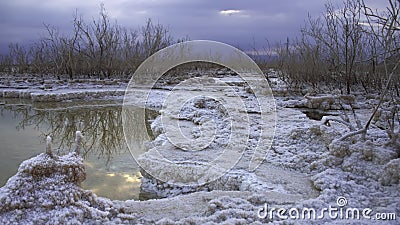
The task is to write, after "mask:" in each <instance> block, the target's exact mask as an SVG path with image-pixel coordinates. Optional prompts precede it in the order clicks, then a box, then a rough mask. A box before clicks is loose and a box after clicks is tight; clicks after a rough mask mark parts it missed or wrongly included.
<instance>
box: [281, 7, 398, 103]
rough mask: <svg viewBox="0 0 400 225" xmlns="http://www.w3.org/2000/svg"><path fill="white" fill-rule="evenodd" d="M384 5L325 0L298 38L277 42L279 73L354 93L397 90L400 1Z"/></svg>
mask: <svg viewBox="0 0 400 225" xmlns="http://www.w3.org/2000/svg"><path fill="white" fill-rule="evenodd" d="M387 3H388V4H387V7H386V8H385V9H383V11H376V10H373V9H371V8H369V7H368V6H367V5H366V4H365V2H364V0H345V1H344V2H343V5H342V6H334V5H333V4H332V3H327V4H326V5H325V12H324V13H323V14H322V15H321V16H320V17H317V18H312V17H310V16H309V17H308V20H307V21H306V25H305V26H304V27H303V28H301V33H302V35H301V36H300V37H298V38H297V39H295V40H293V41H290V40H289V39H287V41H286V42H283V43H281V44H279V46H278V47H274V49H273V50H274V51H276V53H277V55H278V57H277V61H276V66H277V67H278V68H279V70H278V71H280V76H281V78H282V79H283V80H284V81H286V82H287V83H288V84H289V85H290V86H292V87H301V86H303V85H304V84H306V85H311V86H313V87H314V88H315V89H318V88H321V87H324V88H326V87H330V88H332V90H334V89H340V90H341V91H342V92H344V93H347V94H350V93H351V92H352V91H353V90H352V88H353V89H357V90H358V89H359V87H362V88H363V89H364V91H366V92H367V93H368V92H375V91H382V90H387V89H388V90H389V91H394V92H395V93H396V94H397V96H400V94H399V88H400V87H399V86H400V78H399V76H400V68H399V63H400V17H399V13H400V1H399V0H388V1H387Z"/></svg>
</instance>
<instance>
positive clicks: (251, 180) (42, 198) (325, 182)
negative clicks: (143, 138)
mask: <svg viewBox="0 0 400 225" xmlns="http://www.w3.org/2000/svg"><path fill="white" fill-rule="evenodd" d="M274 82H275V83H276V84H278V85H279V81H276V80H275V81H273V82H272V83H274ZM279 86H280V87H281V85H279ZM68 90H69V89H68ZM274 90H276V92H275V93H279V94H277V95H276V96H275V99H276V102H277V111H276V112H277V124H276V125H277V126H276V133H275V139H274V143H273V146H272V149H271V151H269V153H268V156H267V157H266V160H265V162H264V163H263V164H262V165H261V166H260V167H259V168H258V169H257V170H256V171H255V172H248V171H246V170H243V168H240V166H239V167H238V168H235V169H233V170H232V171H231V172H229V173H228V174H227V175H225V176H224V177H222V178H221V179H220V180H219V181H217V182H215V183H213V184H212V185H209V186H206V187H193V188H186V189H184V188H180V187H174V186H171V185H168V184H165V183H162V182H158V181H156V180H152V179H151V178H149V177H146V176H145V178H144V180H143V188H144V189H146V190H148V191H153V192H155V193H156V194H158V195H160V196H164V197H168V196H175V197H168V198H164V199H158V200H149V201H142V202H140V201H124V202H122V201H112V200H108V199H104V198H100V197H96V196H95V195H94V194H93V193H91V192H90V191H86V190H83V189H81V188H80V187H79V186H78V184H79V182H80V181H81V180H82V179H83V178H84V170H83V166H82V159H81V158H80V157H79V156H77V155H75V153H71V154H69V155H67V156H62V157H59V158H57V159H51V158H49V157H48V156H47V155H45V154H41V155H39V156H37V157H36V158H33V159H30V160H27V161H25V162H24V163H23V164H21V166H20V169H19V171H18V173H17V174H16V175H15V176H14V177H12V178H10V180H9V181H8V183H7V184H6V185H5V186H4V187H2V188H1V189H0V222H1V223H5V224H7V223H11V222H12V221H18V222H19V223H34V221H36V222H37V223H41V224H42V223H48V224H56V223H71V224H79V223H92V224H96V223H109V224H118V223H131V224H132V223H136V224H138V223H142V224H151V223H157V224H190V223H192V224H207V223H208V224H215V223H223V224H235V223H236V224H248V223H254V224H261V223H267V222H270V223H274V224H311V223H312V224H322V223H327V224H332V223H334V224H349V223H351V224H379V223H380V224H399V223H400V220H399V218H398V217H399V215H400V191H399V188H400V184H399V183H400V175H399V174H400V159H399V143H389V138H388V136H387V134H386V132H385V131H384V130H382V129H381V128H379V127H381V126H378V124H379V118H378V119H377V121H376V124H377V125H373V126H372V127H371V129H370V130H369V131H368V134H367V136H366V140H362V139H360V137H359V136H354V137H352V138H349V139H347V140H344V141H337V139H338V138H339V137H341V136H342V135H343V134H346V133H348V132H349V130H348V128H347V127H345V126H343V125H341V124H339V123H336V122H330V124H329V125H330V126H327V125H326V123H323V122H322V121H315V120H311V119H309V118H307V117H306V115H305V114H304V113H302V112H301V111H300V110H299V109H296V108H292V107H306V106H310V105H309V104H308V101H307V99H306V98H304V97H302V96H299V95H291V94H290V93H288V92H286V91H285V90H284V89H282V88H280V89H279V90H278V89H277V88H276V87H275V88H274ZM238 91H239V92H240V94H242V95H246V93H247V92H246V90H245V87H243V88H242V89H238ZM166 92H167V91H166V90H157V91H155V92H154V93H153V95H152V96H153V98H152V100H151V102H149V103H148V105H149V106H152V107H154V108H158V109H159V108H160V104H161V102H162V99H163V97H165V93H166ZM377 99H378V97H377V96H366V97H365V96H362V95H357V96H356V99H355V106H356V108H357V110H356V113H357V115H358V117H359V118H360V120H361V121H364V120H365V118H367V117H368V115H369V114H370V112H371V109H372V107H373V105H374V104H376V101H377ZM250 102H251V101H250ZM207 107H210V108H213V106H212V104H211V105H207V104H206V106H205V107H204V109H205V110H203V111H202V113H199V114H191V113H190V112H192V111H193V110H196V107H195V106H194V105H193V106H192V107H191V106H190V105H189V106H188V107H187V111H186V112H187V114H186V116H187V117H188V118H189V120H188V121H193V120H201V119H202V117H210V116H218V115H219V114H218V113H212V110H207ZM322 107H328V108H329V107H331V106H329V104H328V105H324V106H322ZM333 108H334V107H333ZM335 118H339V117H338V116H336V117H335ZM351 121H354V118H351ZM158 122H159V121H158ZM158 122H157V120H156V121H155V122H154V124H153V125H152V128H153V130H154V131H155V133H158V134H159V136H158V137H157V139H156V140H155V142H154V143H153V145H151V146H153V147H159V148H164V147H166V146H168V142H166V141H165V139H163V135H162V127H160V124H157V123H158ZM253 122H254V124H256V123H257V117H254V118H253ZM381 122H382V121H381ZM222 125H223V124H221V126H222ZM397 129H398V127H397ZM194 133H195V132H194ZM255 133H257V132H255ZM255 136H257V135H255ZM221 141H222V142H221V143H219V144H222V145H223V140H221ZM160 146H161V147H160ZM214 147H218V143H216V144H215V146H214ZM250 147H251V145H250ZM191 192H193V193H191ZM184 193H189V194H184ZM340 196H343V197H345V198H346V199H347V201H348V204H347V205H346V206H345V207H356V208H359V209H363V208H371V209H372V210H373V213H372V214H371V215H372V216H373V215H374V213H378V212H379V213H383V212H386V213H396V216H397V218H396V220H393V221H379V220H372V219H371V220H367V219H362V220H345V219H336V220H332V219H330V218H329V217H328V216H326V217H325V218H324V219H319V220H291V219H288V220H282V219H279V218H277V217H276V216H275V217H274V218H273V219H272V220H271V219H269V218H265V219H260V218H258V217H257V212H258V211H259V209H260V208H261V207H263V206H264V204H265V203H267V204H268V205H269V206H270V207H275V208H277V207H284V208H286V209H289V208H292V207H296V208H298V209H301V208H303V207H308V208H311V207H313V208H315V209H316V210H318V209H322V208H324V207H328V206H329V205H330V206H332V207H337V203H336V200H337V198H338V197H340Z"/></svg>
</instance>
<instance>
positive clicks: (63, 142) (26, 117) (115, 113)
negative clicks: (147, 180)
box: [0, 99, 157, 200]
mask: <svg viewBox="0 0 400 225" xmlns="http://www.w3.org/2000/svg"><path fill="white" fill-rule="evenodd" d="M2 102H5V104H3V105H0V124H1V123H5V121H6V120H9V118H7V117H6V116H5V115H8V116H10V115H11V118H12V121H14V123H13V124H15V127H16V132H21V131H24V130H32V129H33V130H34V131H36V132H35V135H36V137H37V138H38V139H40V140H44V139H45V137H46V136H47V135H50V136H51V137H52V138H53V148H54V151H55V152H57V153H58V154H65V153H66V152H68V151H70V149H71V148H73V145H74V139H75V132H76V131H77V130H81V131H82V133H83V134H84V136H85V146H84V148H83V150H82V155H83V157H84V158H85V164H86V170H87V173H88V174H87V175H88V176H87V180H86V181H85V182H84V183H83V186H84V187H85V188H87V189H92V190H93V191H95V193H97V194H98V195H100V196H104V197H110V198H112V199H121V200H123V199H132V198H133V199H138V198H139V192H140V191H139V190H140V178H141V175H140V173H139V169H138V168H137V165H136V164H135V163H134V160H133V159H132V157H131V156H130V153H129V151H128V147H127V145H126V143H125V138H124V134H123V127H122V119H121V116H122V115H121V114H122V105H121V104H122V103H121V102H116V101H93V102H83V101H82V102H77V101H74V102H67V103H30V102H24V101H21V100H10V99H6V100H2ZM156 116H157V113H156V112H154V111H150V110H146V115H145V117H146V118H143V115H142V114H141V111H140V109H139V108H138V109H137V110H136V111H135V110H132V111H131V114H130V115H129V118H130V119H131V120H132V121H135V122H133V123H132V124H138V126H139V125H140V124H142V123H140V122H141V121H142V120H146V121H149V120H151V119H154V118H155V117H156ZM136 121H137V122H136ZM149 127H150V126H149V125H148V126H147V127H145V128H144V127H133V128H132V129H133V130H135V132H133V133H132V135H133V136H132V137H131V140H132V141H133V142H135V143H136V145H135V146H136V147H137V149H133V150H134V151H144V147H143V143H144V142H145V141H147V140H148V138H149V134H151V131H150V130H148V129H149ZM3 132H8V133H9V132H13V131H10V130H8V131H3ZM15 136H16V135H15ZM150 136H151V135H150ZM20 141H22V142H26V141H28V142H29V141H30V140H20ZM0 144H2V143H0ZM27 144H29V143H27ZM42 149H43V150H42ZM1 151H2V152H7V151H9V152H12V151H16V148H15V147H13V146H6V147H5V149H4V147H3V148H2V150H1ZM19 151H24V150H19ZM25 151H27V153H26V154H25V155H24V154H21V157H24V158H22V159H20V160H25V159H27V158H29V157H31V155H29V153H28V152H29V151H28V150H25ZM43 151H44V145H43V146H42V147H41V149H40V151H39V152H43ZM6 155H7V154H6ZM1 160H10V159H7V158H6V159H0V161H1ZM15 163H16V164H17V162H15ZM19 163H20V162H18V164H19ZM17 166H18V165H17ZM14 173H15V172H14ZM14 173H13V174H14ZM13 174H8V175H4V174H1V177H2V178H3V177H4V176H7V178H8V177H9V176H11V175H13ZM4 183H5V182H4ZM2 184H3V182H2Z"/></svg>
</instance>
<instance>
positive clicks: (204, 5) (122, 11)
mask: <svg viewBox="0 0 400 225" xmlns="http://www.w3.org/2000/svg"><path fill="white" fill-rule="evenodd" d="M331 2H333V3H334V4H340V3H341V2H342V0H331ZM372 2H373V4H378V3H376V2H380V3H379V4H386V1H384V0H379V1H372ZM101 3H103V4H104V6H105V8H106V10H107V12H108V15H109V16H110V17H111V18H112V19H113V20H116V21H117V22H118V24H120V25H122V26H125V27H127V28H134V29H136V28H138V27H140V26H142V25H144V23H145V21H146V19H147V18H150V19H152V21H153V22H156V23H160V24H163V25H165V26H167V27H168V28H169V30H170V31H171V34H172V36H173V37H175V38H182V37H186V36H188V37H189V38H190V39H191V40H214V41H221V42H224V43H227V44H230V45H234V46H235V47H239V48H241V49H243V50H247V51H249V50H251V49H253V47H255V48H256V49H262V48H263V47H264V46H267V40H268V42H269V43H270V44H271V45H274V44H276V43H277V42H280V41H281V42H285V41H286V39H287V37H289V38H294V37H296V36H298V35H299V34H300V27H301V26H303V25H304V24H305V20H306V19H307V15H308V14H310V15H312V16H319V15H322V13H323V12H324V4H325V1H324V0H103V1H99V0H2V1H1V2H0V53H4V52H5V51H6V49H7V46H8V44H9V43H10V42H19V43H30V42H32V41H34V40H37V39H39V38H40V37H43V36H44V35H45V34H46V30H45V28H44V24H51V25H53V26H55V27H57V28H58V29H59V30H60V32H61V33H68V32H69V31H71V30H72V18H73V14H74V12H75V11H76V10H78V13H79V14H80V15H82V16H83V18H84V19H85V20H91V19H92V18H97V16H98V14H99V10H100V4H101ZM379 4H378V5H379Z"/></svg>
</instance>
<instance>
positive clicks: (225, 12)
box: [219, 9, 241, 16]
mask: <svg viewBox="0 0 400 225" xmlns="http://www.w3.org/2000/svg"><path fill="white" fill-rule="evenodd" d="M219 13H220V14H222V15H224V16H226V15H228V16H232V15H233V14H239V13H241V11H240V10H235V9H228V10H221V11H219Z"/></svg>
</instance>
